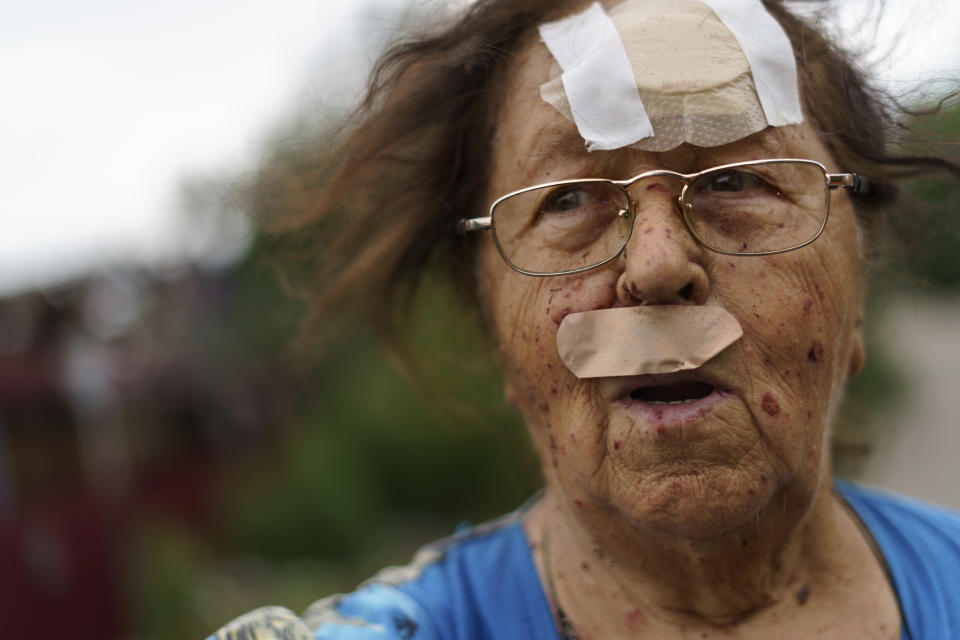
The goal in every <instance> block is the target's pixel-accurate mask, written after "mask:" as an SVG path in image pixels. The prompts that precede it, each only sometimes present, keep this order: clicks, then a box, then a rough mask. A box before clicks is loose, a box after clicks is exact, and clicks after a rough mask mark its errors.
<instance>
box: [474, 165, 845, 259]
mask: <svg viewBox="0 0 960 640" xmlns="http://www.w3.org/2000/svg"><path fill="white" fill-rule="evenodd" d="M650 179H662V177H661V178H650ZM827 197H828V193H827V186H826V179H825V176H824V172H823V170H822V169H821V168H820V167H819V166H818V165H816V164H812V163H804V162H758V163H753V164H750V165H745V166H737V167H727V168H718V169H715V170H711V171H707V172H706V173H703V174H701V175H700V176H698V177H697V178H695V179H694V180H693V181H691V182H690V184H689V185H688V186H687V188H686V189H685V191H684V192H683V200H682V205H683V215H684V217H685V218H686V220H687V224H688V225H689V227H690V229H691V230H692V231H693V233H694V235H695V236H696V237H697V238H698V239H699V240H700V242H701V243H703V244H705V245H707V246H708V248H711V249H714V250H719V251H728V252H733V253H745V254H750V253H762V252H768V251H782V250H784V249H790V248H793V247H795V246H797V245H801V244H804V243H805V242H808V241H809V240H811V239H812V238H814V237H816V235H817V234H818V233H819V232H820V229H821V228H822V226H823V223H824V220H825V218H826V213H827V203H828V200H827ZM638 206H640V207H643V202H642V201H641V202H640V203H639V205H638ZM492 216H493V226H494V235H495V239H496V241H497V244H498V245H499V247H500V250H501V252H502V253H503V255H504V257H505V258H506V259H507V260H508V261H509V262H510V263H511V264H512V265H513V266H514V267H516V268H518V269H521V270H523V271H527V272H531V273H556V272H563V271H573V270H577V269H582V268H588V267H591V266H594V265H597V264H600V263H602V262H604V261H606V260H607V259H609V258H611V257H613V256H615V255H616V254H617V253H619V252H620V250H622V248H623V246H624V242H625V241H626V239H627V238H628V237H629V235H630V227H631V225H632V224H633V215H632V208H631V204H630V200H629V196H628V195H627V194H626V192H625V190H624V189H622V188H621V187H619V186H617V185H615V184H613V183H611V182H608V181H604V180H585V181H580V182H572V183H566V184H561V185H553V186H545V187H540V188H536V189H530V190H526V191H522V192H520V193H517V194H514V195H512V196H510V197H507V198H504V199H503V200H501V201H500V202H499V203H498V204H497V205H496V206H495V207H494V209H493V212H492Z"/></svg>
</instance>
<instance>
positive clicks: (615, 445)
mask: <svg viewBox="0 0 960 640" xmlns="http://www.w3.org/2000/svg"><path fill="white" fill-rule="evenodd" d="M622 446H623V443H622V442H620V441H619V440H616V441H614V443H613V448H614V449H617V450H619V449H620V447H622Z"/></svg>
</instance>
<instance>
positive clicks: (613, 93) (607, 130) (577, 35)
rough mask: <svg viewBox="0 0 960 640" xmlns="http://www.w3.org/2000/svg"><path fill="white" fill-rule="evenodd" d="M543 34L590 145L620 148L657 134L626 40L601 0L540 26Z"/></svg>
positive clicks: (606, 148) (596, 149)
mask: <svg viewBox="0 0 960 640" xmlns="http://www.w3.org/2000/svg"><path fill="white" fill-rule="evenodd" d="M540 37H541V38H543V42H544V44H546V45H547V48H548V49H549V50H550V53H551V54H552V55H553V57H554V58H555V59H556V61H557V63H558V64H559V65H560V68H561V69H562V70H563V74H562V75H561V80H562V81H563V88H564V90H565V92H566V94H567V100H568V101H569V103H570V110H571V111H572V113H573V119H574V122H575V123H576V125H577V130H578V131H579V132H580V135H581V136H582V137H583V139H584V141H586V143H587V149H588V150H590V151H606V150H612V149H620V148H622V147H626V146H628V145H630V144H633V143H634V142H636V141H637V140H641V139H643V138H647V137H650V136H652V135H653V125H652V124H651V123H650V118H649V117H648V116H647V111H646V109H645V108H644V106H643V101H642V100H641V99H640V93H639V92H638V91H637V82H636V80H635V78H634V75H633V67H632V66H631V65H630V60H629V59H628V58H627V52H626V50H625V49H624V48H623V41H622V40H621V39H620V35H619V34H618V33H617V29H616V27H615V26H614V25H613V22H611V21H610V18H609V17H608V16H607V14H606V13H605V12H604V10H603V8H602V7H601V6H600V5H599V4H598V3H596V2H594V3H593V4H591V5H590V6H589V7H588V8H587V9H586V10H585V11H582V12H580V13H577V14H575V15H572V16H570V17H568V18H564V19H563V20H558V21H556V22H548V23H545V24H542V25H540Z"/></svg>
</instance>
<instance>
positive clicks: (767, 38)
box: [700, 0, 803, 127]
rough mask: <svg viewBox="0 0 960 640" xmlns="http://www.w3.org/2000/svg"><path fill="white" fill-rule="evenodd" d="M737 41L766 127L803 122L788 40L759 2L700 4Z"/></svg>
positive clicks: (725, 0) (710, 1) (712, 1)
mask: <svg viewBox="0 0 960 640" xmlns="http://www.w3.org/2000/svg"><path fill="white" fill-rule="evenodd" d="M700 2H702V3H703V4H705V5H707V6H708V7H710V9H711V10H712V11H713V12H714V13H715V14H717V17H719V18H720V20H721V21H722V22H723V24H724V25H725V26H726V27H727V29H729V30H730V33H732V34H733V37H734V38H736V39H737V43H738V44H739V45H740V49H741V50H742V51H743V54H744V55H745V56H746V57H747V61H748V62H749V63H750V72H751V74H752V75H753V83H754V86H755V87H756V89H757V95H758V96H759V98H760V105H761V106H762V107H763V114H764V116H766V118H767V124H769V125H771V126H774V127H782V126H784V125H788V124H800V123H802V122H803V109H802V108H801V107H800V91H799V89H798V85H797V64H796V62H795V61H794V57H793V47H792V46H791V45H790V39H789V38H788V37H787V34H786V33H785V32H784V30H783V27H781V26H780V23H779V22H777V21H776V19H774V17H773V16H772V15H770V13H769V12H768V11H767V10H766V8H765V7H764V6H763V4H762V3H761V2H760V0H700Z"/></svg>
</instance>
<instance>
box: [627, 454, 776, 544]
mask: <svg viewBox="0 0 960 640" xmlns="http://www.w3.org/2000/svg"><path fill="white" fill-rule="evenodd" d="M612 488H614V489H615V490H616V489H618V488H619V487H618V486H616V485H614V486H613V487H612ZM623 489H624V490H622V491H614V493H613V495H611V499H610V500H609V504H611V505H612V506H613V508H614V509H616V510H618V511H619V512H620V513H621V514H623V515H625V516H626V517H627V519H628V520H629V521H630V523H631V525H632V526H633V527H635V528H639V529H643V530H644V531H645V532H647V533H657V534H660V535H666V536H671V537H677V538H686V539H693V540H708V539H713V538H719V537H724V536H728V535H731V534H740V533H746V534H748V535H749V532H750V531H753V530H754V529H755V527H756V523H757V522H758V519H759V516H760V514H761V513H763V512H764V511H765V510H767V509H769V508H778V509H779V508H781V506H782V502H781V500H780V498H779V495H780V492H779V491H778V490H777V487H776V486H775V483H774V482H773V475H772V471H770V470H767V469H760V468H753V467H745V466H738V467H736V468H729V467H726V468H724V467H713V468H710V467H707V468H700V469H692V468H691V467H690V465H687V466H686V468H683V467H682V466H681V467H680V468H677V469H673V470H664V471H663V472H659V473H656V474H651V475H649V477H647V478H645V479H643V480H641V481H634V482H633V483H632V484H631V486H630V487H629V488H626V487H623ZM774 501H776V502H777V503H778V504H776V505H774V504H773V502H774Z"/></svg>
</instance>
